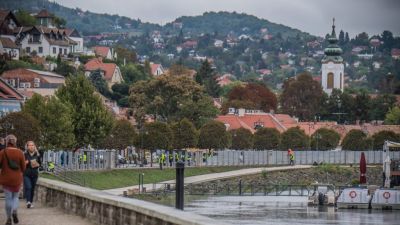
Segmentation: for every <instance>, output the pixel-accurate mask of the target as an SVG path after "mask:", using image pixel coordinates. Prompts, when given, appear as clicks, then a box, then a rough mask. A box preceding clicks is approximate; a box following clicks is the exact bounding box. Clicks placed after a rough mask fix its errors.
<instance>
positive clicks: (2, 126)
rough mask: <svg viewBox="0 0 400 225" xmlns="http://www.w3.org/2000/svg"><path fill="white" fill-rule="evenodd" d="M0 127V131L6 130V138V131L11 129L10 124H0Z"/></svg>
mask: <svg viewBox="0 0 400 225" xmlns="http://www.w3.org/2000/svg"><path fill="white" fill-rule="evenodd" d="M0 127H1V129H4V130H6V136H7V135H8V130H9V129H13V125H12V124H11V123H9V122H8V121H6V122H4V123H3V124H1V125H0Z"/></svg>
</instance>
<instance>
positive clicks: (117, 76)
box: [85, 58, 124, 89]
mask: <svg viewBox="0 0 400 225" xmlns="http://www.w3.org/2000/svg"><path fill="white" fill-rule="evenodd" d="M98 70H99V71H100V73H101V75H102V77H103V79H104V80H105V81H106V82H107V85H108V87H109V88H110V89H111V87H112V86H113V85H114V84H120V83H122V82H123V81H124V79H123V78H122V74H121V70H120V69H119V67H118V66H117V64H115V63H103V60H102V58H95V59H91V60H89V62H87V63H86V64H85V75H86V76H87V77H89V76H90V74H91V73H92V72H95V71H98Z"/></svg>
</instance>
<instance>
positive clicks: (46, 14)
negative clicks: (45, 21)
mask: <svg viewBox="0 0 400 225" xmlns="http://www.w3.org/2000/svg"><path fill="white" fill-rule="evenodd" d="M35 17H36V18H47V17H54V16H53V15H51V14H50V13H49V12H48V11H47V10H46V9H42V10H41V11H40V12H39V13H38V14H37V15H36V16H35Z"/></svg>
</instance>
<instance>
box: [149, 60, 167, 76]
mask: <svg viewBox="0 0 400 225" xmlns="http://www.w3.org/2000/svg"><path fill="white" fill-rule="evenodd" d="M150 67H151V74H153V76H160V75H162V74H164V73H165V70H164V67H163V66H162V65H161V64H156V63H150Z"/></svg>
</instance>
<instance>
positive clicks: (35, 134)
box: [0, 112, 41, 150]
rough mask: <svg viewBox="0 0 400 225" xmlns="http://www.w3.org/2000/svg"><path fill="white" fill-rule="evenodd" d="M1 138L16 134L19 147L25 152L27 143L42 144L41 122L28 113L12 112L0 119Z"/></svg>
mask: <svg viewBox="0 0 400 225" xmlns="http://www.w3.org/2000/svg"><path fill="white" fill-rule="evenodd" d="M0 126H1V136H2V137H5V136H6V134H7V135H8V134H14V135H15V136H16V137H17V147H18V148H20V149H22V150H24V149H25V144H26V142H27V141H34V142H35V143H38V144H40V135H41V134H40V132H41V131H40V125H39V121H37V120H36V119H35V118H33V117H32V116H31V115H29V114H28V113H24V112H12V113H9V114H7V115H6V116H5V117H3V118H1V119H0Z"/></svg>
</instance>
